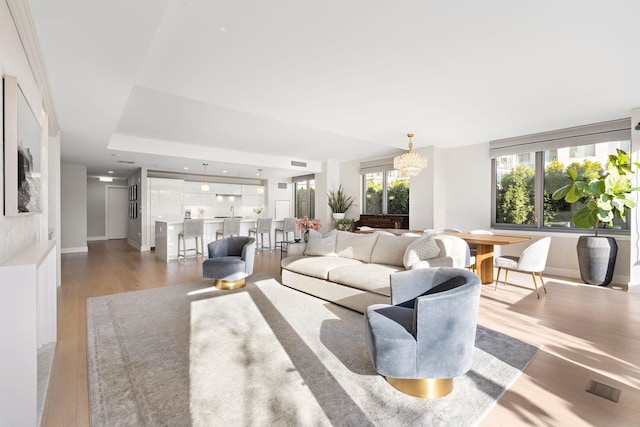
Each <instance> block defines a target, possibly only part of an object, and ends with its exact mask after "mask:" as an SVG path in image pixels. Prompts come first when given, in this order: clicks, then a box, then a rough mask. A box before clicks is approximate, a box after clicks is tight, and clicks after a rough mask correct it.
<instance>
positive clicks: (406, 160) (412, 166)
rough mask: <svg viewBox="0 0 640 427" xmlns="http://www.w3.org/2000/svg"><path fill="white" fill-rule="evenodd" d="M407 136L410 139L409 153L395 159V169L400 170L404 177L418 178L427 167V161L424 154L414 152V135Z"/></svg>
mask: <svg viewBox="0 0 640 427" xmlns="http://www.w3.org/2000/svg"><path fill="white" fill-rule="evenodd" d="M407 136H408V137H409V151H407V152H406V153H404V154H403V155H401V156H396V157H394V158H393V168H394V169H398V170H399V171H400V175H402V176H416V175H418V174H419V173H420V170H422V168H424V167H425V166H426V163H427V161H426V159H425V158H424V157H423V156H422V154H418V153H414V152H413V141H411V138H413V134H412V133H408V134H407Z"/></svg>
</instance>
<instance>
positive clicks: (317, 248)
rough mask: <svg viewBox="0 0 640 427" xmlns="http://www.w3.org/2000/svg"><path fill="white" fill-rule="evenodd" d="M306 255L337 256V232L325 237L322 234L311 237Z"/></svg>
mask: <svg viewBox="0 0 640 427" xmlns="http://www.w3.org/2000/svg"><path fill="white" fill-rule="evenodd" d="M304 254H305V255H308V256H336V230H331V231H330V232H328V233H327V234H325V235H324V236H323V235H322V234H320V233H317V234H312V235H310V236H309V241H308V242H307V247H306V249H305V250H304Z"/></svg>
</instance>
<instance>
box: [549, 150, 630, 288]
mask: <svg viewBox="0 0 640 427" xmlns="http://www.w3.org/2000/svg"><path fill="white" fill-rule="evenodd" d="M632 165H635V166H636V168H637V167H640V163H636V162H633V163H632V162H631V159H630V157H629V156H628V155H627V153H626V152H625V151H623V150H620V149H618V150H617V154H612V155H610V156H609V162H608V164H607V168H606V170H605V171H604V172H603V173H601V174H600V176H599V177H598V178H596V179H594V180H592V181H590V182H586V181H583V180H581V179H578V178H579V177H578V172H577V170H576V169H574V168H571V167H569V168H567V171H566V173H564V176H565V177H566V178H568V179H569V180H570V181H571V182H570V183H569V184H567V185H565V186H564V187H562V188H559V189H558V190H556V191H555V192H554V193H553V199H554V200H560V199H564V200H565V201H566V202H568V203H576V202H580V203H582V204H583V205H584V207H583V208H582V209H580V210H578V211H577V212H575V213H574V214H573V218H572V221H573V223H574V224H575V225H576V226H577V227H580V228H589V229H593V230H595V235H594V236H580V238H579V239H578V246H577V249H578V264H579V265H580V277H581V278H582V280H583V281H584V282H585V283H588V284H591V285H600V286H606V285H608V284H609V283H611V279H612V278H613V269H614V266H615V262H616V255H617V253H618V245H617V243H616V240H615V238H613V237H603V236H598V229H599V228H600V225H601V224H608V225H609V226H612V225H613V220H614V219H615V218H621V219H623V220H624V219H625V215H626V213H627V209H629V208H633V207H634V206H635V205H636V204H635V202H634V201H633V200H631V198H630V194H631V193H632V192H633V191H637V190H638V189H639V188H638V187H632V186H631V177H632V176H633V175H634V172H633V171H632V170H631V166H632Z"/></svg>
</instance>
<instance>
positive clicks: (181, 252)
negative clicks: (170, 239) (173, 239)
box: [178, 219, 204, 260]
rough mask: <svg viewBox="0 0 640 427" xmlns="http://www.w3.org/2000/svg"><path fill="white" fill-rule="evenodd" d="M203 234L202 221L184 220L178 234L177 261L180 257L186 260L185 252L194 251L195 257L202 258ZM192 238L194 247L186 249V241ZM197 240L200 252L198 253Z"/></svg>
mask: <svg viewBox="0 0 640 427" xmlns="http://www.w3.org/2000/svg"><path fill="white" fill-rule="evenodd" d="M203 233H204V220H203V219H185V220H184V223H183V225H182V232H181V233H178V260H179V259H180V257H182V258H184V259H185V260H186V259H187V251H196V254H195V257H196V258H197V257H198V256H201V257H203V258H204V255H203V250H204V243H203V242H202V235H203ZM190 238H194V239H195V247H193V248H187V240H186V239H190ZM198 239H199V240H200V251H198ZM180 241H182V249H180Z"/></svg>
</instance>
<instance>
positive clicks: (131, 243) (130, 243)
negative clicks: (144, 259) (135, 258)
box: [127, 239, 142, 251]
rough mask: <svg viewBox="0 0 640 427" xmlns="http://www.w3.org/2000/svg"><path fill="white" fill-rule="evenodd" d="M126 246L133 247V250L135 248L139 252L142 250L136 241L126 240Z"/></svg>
mask: <svg viewBox="0 0 640 427" xmlns="http://www.w3.org/2000/svg"><path fill="white" fill-rule="evenodd" d="M127 244H128V245H129V246H133V247H134V248H136V249H137V250H139V251H141V250H142V247H141V246H140V243H138V242H136V241H134V240H131V239H127Z"/></svg>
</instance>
